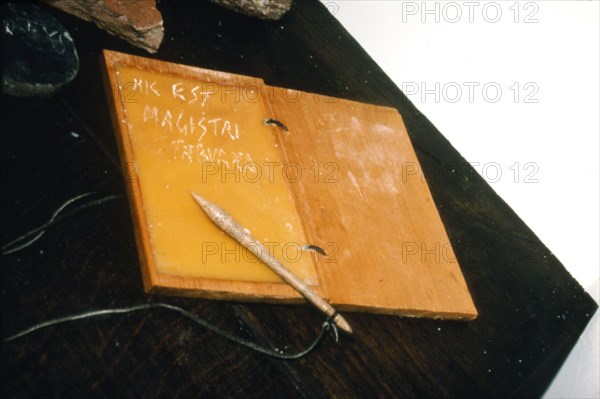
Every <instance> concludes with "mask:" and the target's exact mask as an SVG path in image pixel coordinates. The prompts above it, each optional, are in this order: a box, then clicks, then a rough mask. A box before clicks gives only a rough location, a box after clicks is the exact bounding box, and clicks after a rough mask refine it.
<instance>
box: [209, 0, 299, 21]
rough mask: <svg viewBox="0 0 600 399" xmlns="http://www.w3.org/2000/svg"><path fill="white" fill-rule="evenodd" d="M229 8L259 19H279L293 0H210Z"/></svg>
mask: <svg viewBox="0 0 600 399" xmlns="http://www.w3.org/2000/svg"><path fill="white" fill-rule="evenodd" d="M210 1H212V2H213V3H217V4H220V5H222V6H224V7H227V8H229V9H230V10H234V11H238V12H241V13H243V14H246V15H250V16H252V17H258V18H261V19H279V18H281V17H282V16H283V14H285V13H286V12H287V11H288V10H289V9H290V8H291V7H292V1H293V0H210Z"/></svg>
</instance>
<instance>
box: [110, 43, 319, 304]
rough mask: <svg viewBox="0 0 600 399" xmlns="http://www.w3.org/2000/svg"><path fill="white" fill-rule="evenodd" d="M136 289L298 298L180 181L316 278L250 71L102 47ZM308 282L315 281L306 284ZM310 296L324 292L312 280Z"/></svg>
mask: <svg viewBox="0 0 600 399" xmlns="http://www.w3.org/2000/svg"><path fill="white" fill-rule="evenodd" d="M105 62H106V66H107V78H108V80H107V84H108V85H109V87H110V89H111V92H112V96H113V102H112V107H111V108H113V119H114V124H115V131H116V133H117V141H118V143H119V144H120V146H119V147H120V152H121V156H122V159H123V162H124V164H125V165H126V169H127V170H126V172H125V173H126V175H127V183H128V188H129V195H130V201H131V208H132V212H133V215H134V219H135V224H136V226H135V232H136V236H137V241H138V249H139V253H140V258H141V261H142V271H143V274H144V282H145V286H146V289H147V290H148V291H150V292H170V293H174V294H182V295H192V296H195V295H199V296H207V297H211V298H223V299H244V300H269V299H270V300H285V299H293V300H300V298H301V297H300V296H299V295H298V294H297V293H296V292H295V291H294V290H293V289H291V288H290V287H289V286H287V285H286V284H285V283H283V282H282V280H281V279H280V278H279V277H278V276H277V275H275V274H274V273H273V272H272V271H271V270H270V269H269V268H268V267H267V266H265V265H264V264H262V263H261V262H260V261H258V259H256V258H255V257H254V255H252V254H251V253H249V252H248V251H247V250H245V249H244V248H242V247H241V246H240V245H239V244H237V243H236V242H235V241H234V240H233V239H231V238H230V237H229V236H227V235H226V234H225V233H223V232H222V231H221V230H220V229H219V228H218V227H216V226H215V225H214V224H213V223H212V222H211V221H210V220H209V219H208V218H207V217H206V215H204V213H203V212H202V210H201V209H200V208H199V206H198V205H197V204H196V202H195V201H194V200H193V199H192V197H191V195H190V191H196V192H198V193H201V194H202V195H203V196H204V197H206V198H207V199H209V200H211V201H213V202H214V203H216V204H218V205H219V206H221V207H222V208H224V209H226V210H227V211H228V212H229V213H230V214H231V215H232V216H234V217H235V218H236V219H237V220H238V221H239V222H240V223H241V224H242V225H243V226H245V227H247V228H248V229H249V230H250V231H251V232H252V234H253V235H254V236H255V237H256V238H258V239H259V240H261V241H262V242H263V243H265V245H266V246H267V248H269V250H270V251H272V254H273V255H274V256H275V257H276V258H277V259H279V260H280V261H283V263H284V264H285V265H286V266H287V267H288V268H289V269H290V270H292V271H293V272H294V273H295V274H296V275H297V276H299V277H301V278H302V279H303V280H304V281H305V282H307V283H308V284H310V285H313V286H318V277H317V274H316V271H315V268H314V264H313V260H312V259H311V254H310V253H309V252H307V251H302V250H301V249H300V247H301V246H303V245H306V244H308V243H307V241H306V239H305V237H304V231H303V227H302V224H301V221H300V219H299V216H298V214H297V212H296V207H295V204H294V202H293V201H294V200H293V197H292V195H291V191H290V189H289V187H288V183H287V181H286V180H285V179H284V178H283V174H282V169H283V167H284V165H283V162H281V159H280V155H279V149H278V148H277V147H278V145H279V144H278V143H277V141H276V138H275V137H274V133H276V131H275V128H273V127H271V126H268V125H265V123H264V119H265V118H267V117H269V116H270V112H269V111H267V109H268V108H267V106H268V105H267V106H265V103H264V102H263V101H262V86H263V85H262V82H261V81H260V80H258V79H254V78H249V77H244V76H235V75H231V74H225V73H220V72H214V71H207V70H199V69H196V68H189V67H184V66H180V65H173V64H167V63H163V62H158V61H153V60H149V59H144V58H140V57H132V56H128V55H125V54H119V53H114V52H108V51H107V52H105ZM316 288H317V290H318V287H316ZM320 293H321V295H324V292H323V291H322V290H320Z"/></svg>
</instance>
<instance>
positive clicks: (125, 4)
mask: <svg viewBox="0 0 600 399" xmlns="http://www.w3.org/2000/svg"><path fill="white" fill-rule="evenodd" d="M45 2H46V3H48V4H50V5H51V6H53V7H56V8H59V9H61V10H62V11H65V12H67V13H69V14H72V15H75V16H76V17H79V18H81V19H84V20H86V21H91V22H94V23H95V24H96V25H97V26H98V27H100V28H102V29H104V30H106V31H108V32H109V33H111V34H113V35H115V36H118V37H120V38H122V39H125V40H127V41H128V42H129V43H131V44H133V45H134V46H137V47H141V48H143V49H144V50H146V51H148V52H150V53H156V52H157V51H158V48H159V47H160V44H161V43H162V40H163V37H164V35H165V30H164V27H163V19H162V15H161V14H160V11H158V10H157V9H156V1H155V0H46V1H45Z"/></svg>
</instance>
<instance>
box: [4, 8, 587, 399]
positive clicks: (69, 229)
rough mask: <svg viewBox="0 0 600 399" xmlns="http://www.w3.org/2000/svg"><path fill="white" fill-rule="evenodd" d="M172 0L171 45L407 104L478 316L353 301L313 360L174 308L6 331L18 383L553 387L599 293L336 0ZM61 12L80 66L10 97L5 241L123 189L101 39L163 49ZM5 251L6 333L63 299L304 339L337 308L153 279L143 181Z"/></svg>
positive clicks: (422, 392) (99, 390)
mask: <svg viewBox="0 0 600 399" xmlns="http://www.w3.org/2000/svg"><path fill="white" fill-rule="evenodd" d="M159 8H160V9H161V11H162V13H163V17H164V19H165V28H166V37H165V40H164V43H163V45H162V47H161V49H160V51H159V53H158V54H157V55H154V56H153V57H155V58H157V59H161V60H167V61H172V62H178V63H183V64H188V65H196V66H201V67H204V68H211V69H218V70H224V71H230V72H234V73H241V74H246V75H252V76H258V77H261V78H263V79H264V80H265V82H266V83H267V84H270V85H278V86H284V87H290V88H295V89H300V90H304V91H311V92H318V93H323V94H327V95H331V96H337V97H344V98H349V99H353V100H358V101H363V102H369V103H374V104H381V105H388V106H392V107H395V108H397V109H398V110H399V111H400V113H401V114H402V115H403V117H404V120H405V123H406V125H407V128H408V130H409V133H410V137H411V139H412V141H413V144H414V146H415V148H416V150H417V155H418V157H419V160H420V162H421V163H422V166H423V168H424V170H425V175H426V177H427V179H428V182H429V185H430V188H431V191H432V194H433V197H434V199H435V201H436V203H437V205H438V209H439V211H440V214H441V216H442V220H443V222H444V224H445V226H446V229H447V231H448V234H449V236H450V239H451V241H452V244H453V246H454V247H455V249H456V252H457V255H458V260H459V262H460V264H461V267H462V270H463V273H464V275H465V278H466V281H467V283H468V285H469V287H470V290H471V293H472V295H473V298H474V301H475V304H476V306H477V308H478V310H479V313H480V315H479V318H478V319H477V320H476V321H472V322H452V321H439V320H427V319H407V318H398V317H388V316H376V315H369V314H349V315H348V319H349V320H350V322H351V324H352V326H354V328H355V331H356V335H355V336H354V337H353V338H346V337H344V338H343V339H342V340H341V342H340V343H338V344H336V343H334V342H333V340H327V341H326V342H325V343H324V344H323V345H322V346H321V347H320V348H319V349H318V351H317V352H315V353H314V354H312V355H311V356H309V357H308V358H305V359H302V360H299V361H279V360H274V359H271V358H268V357H265V356H263V355H260V354H257V353H255V352H252V351H250V350H247V349H244V348H241V347H239V346H237V345H235V344H233V343H231V342H229V341H226V340H224V339H223V338H221V337H219V336H217V335H215V334H213V333H211V332H208V331H206V330H203V329H201V328H199V327H196V326H194V325H193V324H192V323H190V322H189V321H188V320H186V319H183V318H180V317H178V316H176V315H173V314H171V313H166V312H164V311H160V310H157V311H152V312H145V313H136V314H130V315H126V316H122V317H114V318H106V319H93V320H86V321H81V322H78V323H71V324H65V325H61V326H56V327H51V328H49V329H46V330H43V331H39V332H37V333H35V334H34V335H30V336H27V337H25V338H22V339H20V340H17V341H14V342H11V343H5V344H2V397H33V396H35V397H39V396H43V397H45V396H49V397H54V396H57V397H71V396H74V397H80V396H83V395H84V394H85V395H86V396H88V395H90V394H91V395H92V396H94V397H110V398H112V397H134V398H140V397H168V398H175V397H230V396H237V397H258V396H275V395H276V396H280V397H311V398H312V397H330V396H336V397H373V396H377V397H390V396H397V397H406V396H408V397H414V396H419V397H445V396H458V397H463V396H473V397H507V396H539V395H541V394H542V393H543V391H544V390H545V388H546V387H547V386H548V384H549V383H550V381H551V379H552V377H553V376H554V375H555V373H556V372H557V370H558V368H559V367H560V365H561V363H562V362H563V360H564V359H565V357H566V356H567V354H568V353H569V351H570V350H571V348H572V347H573V345H574V344H575V341H576V340H577V338H578V336H579V335H580V333H581V332H582V331H583V329H584V328H585V326H586V324H587V322H588V321H589V320H590V318H591V317H592V315H593V314H594V312H595V311H596V308H597V305H596V304H595V302H594V301H593V300H592V298H590V297H589V296H588V295H587V294H586V293H585V291H584V290H583V289H582V288H581V287H580V286H579V285H578V283H577V282H576V281H575V280H574V279H573V278H572V277H571V276H570V275H569V273H568V272H567V271H566V270H565V268H564V267H563V266H562V265H561V264H560V263H559V261H558V260H557V259H556V258H555V257H554V256H553V255H552V253H551V252H550V250H549V249H547V248H546V247H545V246H544V245H543V244H542V243H541V242H540V240H539V239H538V238H537V237H536V236H535V235H534V234H533V233H532V232H531V230H530V229H529V228H528V227H527V226H526V225H525V224H524V223H523V222H522V221H521V220H520V219H519V218H518V217H517V215H516V214H515V213H514V212H513V211H512V210H511V209H510V207H509V206H508V205H507V204H506V203H504V202H503V201H502V199H500V198H499V197H498V196H497V195H496V194H495V193H494V191H493V190H492V189H491V188H490V187H489V186H488V185H487V183H485V182H484V180H483V179H482V178H480V177H479V176H478V175H477V174H476V173H473V174H471V173H463V175H462V176H453V175H451V174H448V173H447V169H448V168H449V167H451V166H452V165H454V166H455V165H457V164H458V165H462V166H463V168H461V170H463V171H465V170H470V169H468V163H467V162H466V161H465V160H464V159H463V158H462V157H461V156H460V155H459V154H458V152H457V151H456V150H455V149H454V148H453V147H452V146H451V145H450V143H448V141H447V140H446V139H445V138H444V137H443V136H442V134H441V133H440V132H438V131H437V130H436V128H435V127H434V126H433V125H432V124H431V123H430V122H429V121H428V120H427V118H426V117H425V116H424V115H422V114H421V113H420V112H419V111H418V110H417V109H416V108H415V107H414V105H413V104H411V103H410V101H408V99H407V98H406V96H404V95H403V94H402V93H401V92H400V90H398V88H397V87H395V85H394V84H393V83H392V82H391V80H390V79H389V78H388V77H387V76H386V75H385V74H384V73H383V71H382V70H381V69H380V68H379V67H378V66H377V65H376V64H375V63H374V62H373V61H372V60H371V59H370V58H369V56H368V55H367V54H366V53H365V52H364V51H363V50H362V49H361V48H360V46H359V45H358V44H357V43H356V42H355V41H354V40H353V39H352V37H350V36H349V35H348V33H347V32H346V31H345V30H344V29H343V28H342V27H341V26H340V24H339V23H338V22H337V21H336V20H335V19H334V18H333V17H332V16H331V15H329V13H328V12H327V10H326V8H325V7H324V6H323V5H321V4H320V3H318V2H317V1H316V0H312V1H308V0H297V1H296V3H295V5H294V7H293V9H292V10H291V12H290V13H289V14H287V15H286V16H285V17H284V18H283V19H282V20H281V21H278V22H265V21H260V20H256V19H251V18H247V17H244V16H242V15H238V14H235V13H232V12H229V11H226V10H224V9H221V8H220V7H218V6H215V5H212V4H210V3H208V2H206V1H194V2H191V1H190V2H183V1H162V2H161V3H160V5H159ZM49 12H50V13H52V14H53V15H54V16H55V17H56V18H57V19H58V20H60V21H61V22H62V23H63V24H64V25H65V26H66V27H67V29H68V30H69V31H70V32H71V34H72V36H73V37H74V39H75V42H76V44H77V48H78V51H79V55H80V58H81V68H80V72H79V75H78V77H77V79H76V80H75V82H74V83H73V84H71V85H70V86H69V87H68V88H66V89H65V90H63V91H62V92H61V93H60V94H58V95H57V96H55V97H53V98H50V99H45V100H40V99H14V98H2V104H1V109H2V147H1V148H2V149H1V151H2V188H3V195H2V243H5V242H7V241H9V240H10V239H11V238H14V237H16V236H18V235H19V234H20V233H23V232H25V231H27V230H29V229H30V228H32V227H35V226H38V225H40V224H42V223H44V222H46V221H47V219H48V217H49V215H51V214H52V212H53V211H54V210H55V209H56V208H57V207H58V206H60V204H62V203H63V202H64V201H65V200H66V199H68V198H70V197H73V196H75V195H77V194H81V193H83V192H89V191H98V192H101V193H105V194H113V193H124V186H123V177H122V174H121V171H120V170H119V165H118V160H117V151H116V146H115V140H114V137H113V131H112V127H111V123H110V118H109V113H108V108H107V105H106V96H105V93H104V89H103V86H102V82H101V77H100V69H99V62H98V58H99V54H100V50H101V49H102V48H109V49H113V50H118V51H123V52H128V53H133V54H139V55H144V56H147V54H145V53H143V52H142V51H141V50H137V49H135V48H133V47H131V46H129V45H128V44H127V43H125V42H123V41H121V40H119V39H116V38H113V37H111V36H109V35H108V34H106V33H104V32H102V31H100V30H97V29H96V28H94V27H93V26H92V25H91V24H88V23H85V22H81V21H79V20H77V19H75V18H72V17H70V16H68V15H64V14H61V13H59V12H57V11H55V10H51V9H50V10H49ZM423 51H427V49H423ZM442 67H443V65H440V68H442ZM365 81H367V82H368V83H365ZM71 132H75V133H76V134H74V135H73V134H71ZM76 136H77V137H76ZM550 216H551V215H549V217H550ZM1 270H2V297H1V298H2V335H3V336H4V337H5V336H7V335H10V334H12V333H14V332H15V331H17V330H19V329H21V328H24V327H26V326H29V325H31V324H34V323H37V322H40V321H43V320H47V319H48V318H52V317H56V316H62V315H65V314H69V313H76V312H81V311H85V310H89V309H98V308H105V307H115V306H126V305H132V304H138V303H145V302H148V301H159V300H160V301H165V302H168V303H171V304H175V305H179V306H182V307H184V308H186V309H189V310H191V311H192V312H194V313H196V314H198V315H199V316H201V317H203V318H205V319H207V320H209V321H210V322H212V323H215V324H217V325H219V326H221V327H223V328H225V329H229V330H231V331H234V332H237V333H239V334H241V335H243V336H246V337H249V338H252V339H254V340H256V341H258V342H261V343H264V344H269V345H272V346H273V347H278V348H285V349H286V350H294V349H295V348H298V347H300V346H302V345H303V344H305V343H307V342H308V341H310V339H311V338H312V337H314V336H315V334H316V333H317V330H318V325H319V323H320V321H321V320H322V317H321V315H319V314H318V313H317V312H316V311H314V310H313V309H312V308H311V307H309V306H292V307H289V306H272V305H259V304H240V303H224V302H212V301H208V300H197V299H185V298H152V297H149V296H147V295H145V294H144V293H143V289H142V280H141V276H140V271H139V265H138V258H137V252H136V249H135V244H134V239H133V233H132V224H131V219H130V216H129V209H128V204H127V201H126V200H118V201H114V202H111V203H107V204H105V205H103V206H100V207H97V208H95V209H93V210H90V211H86V212H81V213H80V214H78V215H77V216H76V217H74V218H71V219H69V220H67V221H65V222H63V223H61V224H59V225H57V226H54V227H52V228H50V229H49V230H48V231H47V232H46V234H45V235H44V236H43V237H42V238H41V239H40V240H39V241H37V242H36V243H35V244H34V245H32V246H30V247H28V248H27V249H25V250H23V251H21V252H18V253H14V254H11V255H6V256H3V257H2V268H1Z"/></svg>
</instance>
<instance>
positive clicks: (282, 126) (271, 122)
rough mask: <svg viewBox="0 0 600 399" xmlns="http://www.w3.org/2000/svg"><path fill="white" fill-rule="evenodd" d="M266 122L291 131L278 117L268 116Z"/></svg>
mask: <svg viewBox="0 0 600 399" xmlns="http://www.w3.org/2000/svg"><path fill="white" fill-rule="evenodd" d="M264 124H265V125H275V126H277V127H278V128H280V129H282V130H285V131H286V132H289V131H290V130H289V129H288V128H287V126H286V125H284V124H283V123H281V122H280V121H278V120H277V119H273V118H267V119H265V120H264Z"/></svg>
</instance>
